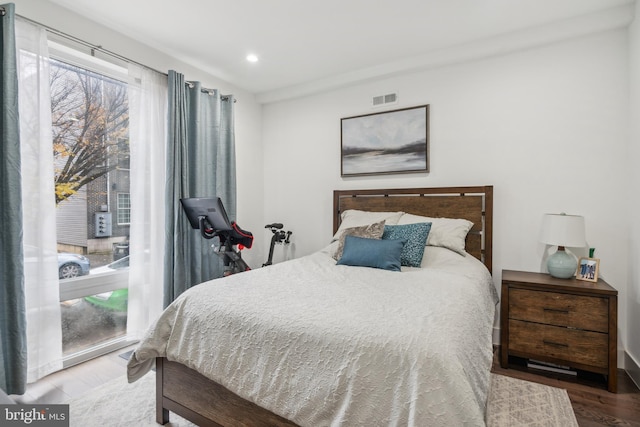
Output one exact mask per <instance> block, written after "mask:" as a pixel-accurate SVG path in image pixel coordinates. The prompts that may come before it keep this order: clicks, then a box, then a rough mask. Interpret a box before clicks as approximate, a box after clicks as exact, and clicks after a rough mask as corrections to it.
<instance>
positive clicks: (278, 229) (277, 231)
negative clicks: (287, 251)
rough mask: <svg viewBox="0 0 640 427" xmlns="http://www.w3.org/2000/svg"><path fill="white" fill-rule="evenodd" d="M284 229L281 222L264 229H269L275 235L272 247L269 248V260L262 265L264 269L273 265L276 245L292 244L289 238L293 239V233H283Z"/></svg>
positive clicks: (272, 239) (272, 237)
mask: <svg viewBox="0 0 640 427" xmlns="http://www.w3.org/2000/svg"><path fill="white" fill-rule="evenodd" d="M283 227H284V226H283V225H282V224H281V223H279V222H274V223H273V224H267V225H265V226H264V228H268V229H270V230H271V232H272V233H273V236H271V246H270V247H269V258H268V259H267V262H265V263H264V264H262V266H263V267H266V266H268V265H271V264H273V248H274V247H275V246H276V243H278V244H284V245H288V244H289V243H291V242H290V241H289V237H291V234H293V232H291V231H283V230H282V228H283Z"/></svg>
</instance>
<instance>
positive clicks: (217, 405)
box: [156, 186, 493, 427]
mask: <svg viewBox="0 0 640 427" xmlns="http://www.w3.org/2000/svg"><path fill="white" fill-rule="evenodd" d="M347 209H359V210H367V211H376V212H381V211H402V212H406V213H411V214H414V215H423V216H429V217H446V218H464V219H467V220H469V221H471V222H473V223H474V226H473V228H472V229H471V231H470V232H469V234H468V236H467V242H466V250H467V252H468V253H469V254H471V255H473V256H475V257H476V258H478V259H480V260H481V261H482V262H483V263H484V264H485V265H486V266H487V268H488V269H489V271H491V266H492V235H493V233H492V231H493V228H492V227H493V186H474V187H441V188H410V189H392V190H336V191H334V193H333V231H334V233H335V231H336V230H337V229H338V226H339V225H340V214H341V213H342V212H344V211H345V210H347ZM169 411H171V412H174V413H176V414H178V415H180V416H182V417H184V418H186V419H187V420H189V421H191V422H193V423H195V424H197V425H199V426H256V427H258V426H265V427H266V426H295V425H296V424H294V423H292V422H291V421H288V420H286V419H284V418H282V417H280V416H278V415H276V414H274V413H272V412H270V411H268V410H266V409H263V408H261V407H259V406H258V405H256V404H254V403H252V402H249V401H247V400H245V399H242V398H241V397H239V396H237V395H236V394H234V393H232V392H231V391H229V390H227V389H226V388H224V387H223V386H221V385H220V384H218V383H216V382H214V381H212V380H210V379H208V378H206V377H204V376H202V375H201V374H199V373H198V372H196V371H194V370H193V369H190V368H188V367H186V366H184V365H182V364H180V363H176V362H171V361H169V360H167V359H166V358H163V357H159V358H157V359H156V421H157V422H158V423H159V424H166V423H168V422H169Z"/></svg>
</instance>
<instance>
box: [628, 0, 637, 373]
mask: <svg viewBox="0 0 640 427" xmlns="http://www.w3.org/2000/svg"><path fill="white" fill-rule="evenodd" d="M629 65H630V66H629V76H630V86H631V87H630V89H631V90H630V92H629V93H630V97H631V108H630V111H631V114H630V121H629V122H630V125H631V126H630V129H631V135H630V140H629V141H630V155H629V163H630V169H631V171H632V175H631V180H630V182H631V190H630V192H629V193H628V195H629V197H630V200H631V208H630V212H631V225H632V227H631V233H630V251H629V272H630V273H629V295H628V298H627V301H626V302H627V313H628V318H627V325H626V328H627V331H626V332H627V333H626V337H625V339H626V345H625V348H626V350H627V360H626V361H625V362H626V363H625V366H626V367H627V369H628V371H629V373H630V374H631V376H632V378H633V379H634V380H635V382H636V384H638V385H640V334H638V331H639V325H640V224H639V222H638V218H637V213H638V212H640V197H638V188H640V170H639V169H638V166H637V165H638V160H639V159H640V5H639V4H638V3H636V10H635V19H634V21H633V23H632V24H631V27H630V28H629Z"/></svg>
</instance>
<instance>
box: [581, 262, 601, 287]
mask: <svg viewBox="0 0 640 427" xmlns="http://www.w3.org/2000/svg"><path fill="white" fill-rule="evenodd" d="M599 269H600V260H599V259H597V258H580V261H578V271H576V279H579V280H587V281H589V282H597V281H598V270H599Z"/></svg>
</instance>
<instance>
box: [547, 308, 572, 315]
mask: <svg viewBox="0 0 640 427" xmlns="http://www.w3.org/2000/svg"><path fill="white" fill-rule="evenodd" d="M542 310H543V311H551V312H553V313H562V314H569V310H559V309H557V308H543V309H542Z"/></svg>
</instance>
